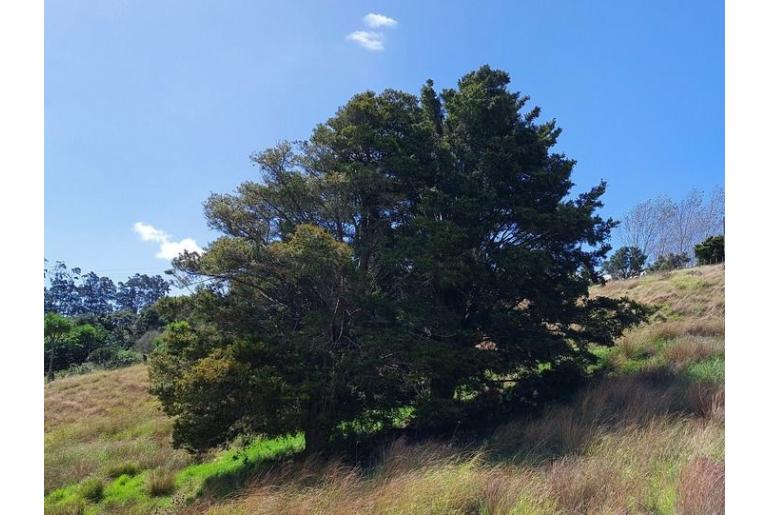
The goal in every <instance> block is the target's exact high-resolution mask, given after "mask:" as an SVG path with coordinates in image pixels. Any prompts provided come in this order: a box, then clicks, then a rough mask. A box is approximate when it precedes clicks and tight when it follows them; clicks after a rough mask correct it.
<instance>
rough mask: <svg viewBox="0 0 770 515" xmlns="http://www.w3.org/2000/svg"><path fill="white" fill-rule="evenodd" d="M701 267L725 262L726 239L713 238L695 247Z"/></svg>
mask: <svg viewBox="0 0 770 515" xmlns="http://www.w3.org/2000/svg"><path fill="white" fill-rule="evenodd" d="M695 256H696V257H697V258H698V264H699V265H713V264H714V263H722V262H723V261H724V260H725V237H724V236H711V237H709V238H706V239H705V240H703V241H702V242H700V243H698V244H697V245H695Z"/></svg>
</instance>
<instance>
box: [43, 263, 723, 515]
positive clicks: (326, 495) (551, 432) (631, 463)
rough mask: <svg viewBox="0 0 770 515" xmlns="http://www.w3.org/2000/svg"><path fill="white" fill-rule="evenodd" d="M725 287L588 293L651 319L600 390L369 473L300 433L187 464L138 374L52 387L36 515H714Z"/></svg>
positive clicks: (392, 450)
mask: <svg viewBox="0 0 770 515" xmlns="http://www.w3.org/2000/svg"><path fill="white" fill-rule="evenodd" d="M723 285H724V277H723V270H722V269H721V267H719V266H715V267H701V268H697V269H692V270H686V271H677V272H673V273H668V274H655V275H652V276H646V277H643V278H640V279H635V280H631V281H615V282H614V283H611V284H608V285H607V286H605V287H604V288H597V289H595V290H594V291H593V293H594V294H601V295H613V296H622V295H627V296H630V297H631V298H634V299H636V300H640V301H642V302H647V303H653V304H656V305H657V306H658V307H659V309H658V313H657V314H656V316H655V317H654V318H653V323H651V324H648V325H645V326H643V327H639V328H637V329H635V330H633V331H631V332H629V333H628V334H627V335H625V336H624V337H623V338H622V339H620V340H619V341H618V342H617V345H616V346H615V347H613V348H596V349H594V353H595V355H596V356H597V358H598V363H597V365H596V366H595V370H596V371H599V372H601V374H603V378H601V379H598V380H596V381H594V382H593V383H592V384H591V385H590V386H589V387H588V388H587V389H585V390H584V391H583V392H581V393H579V394H578V395H577V396H576V397H575V398H574V400H573V401H572V402H570V403H569V404H561V405H559V404H556V405H552V406H549V407H547V408H546V410H545V411H544V412H543V413H542V414H540V415H538V416H535V417H530V418H522V419H515V420H512V421H511V422H510V423H508V424H504V425H502V426H500V427H498V428H497V430H496V431H495V432H494V434H492V436H490V437H488V438H487V439H486V440H485V441H479V442H476V443H474V444H466V446H464V447H462V448H457V447H456V446H455V445H456V444H455V445H450V444H447V443H441V442H422V443H412V444H410V443H407V442H406V441H404V440H399V441H397V442H395V443H394V444H393V445H391V446H390V447H389V448H388V449H387V450H386V451H384V453H383V454H382V457H381V458H380V459H379V460H378V461H377V463H376V464H375V465H374V466H371V467H367V468H358V467H355V466H352V465H350V464H345V463H342V462H341V461H338V460H334V459H325V460H322V459H319V458H317V457H316V458H314V457H303V456H300V455H299V454H298V452H299V451H300V450H302V447H303V438H302V436H301V435H292V436H285V437H282V438H276V439H267V438H256V439H254V440H252V441H250V442H241V443H239V444H237V445H234V446H233V447H231V448H230V449H226V450H222V451H219V452H218V453H210V454H208V455H204V456H201V457H200V458H197V459H196V458H194V457H193V456H192V455H190V454H187V453H186V452H184V451H181V450H175V449H173V447H172V446H171V421H170V420H168V418H166V417H165V416H164V415H163V414H162V413H161V412H160V410H159V407H158V404H157V401H155V400H154V399H153V398H152V397H151V396H150V395H149V394H148V392H147V376H146V369H145V368H144V367H143V366H136V367H130V368H127V369H123V370H116V371H110V372H95V373H92V374H88V375H85V376H78V377H72V378H65V379H62V380H60V381H59V380H57V381H55V382H54V383H53V384H51V385H47V387H46V441H45V445H46V488H47V491H48V494H47V496H46V502H45V504H46V512H47V513H154V512H172V513H173V512H179V511H185V512H189V513H204V512H210V513H221V514H230V513H236V514H237V513H243V514H251V513H265V514H267V513H270V514H273V513H286V514H289V513H291V514H297V513H308V514H310V513H393V514H401V513H410V514H411V513H414V514H423V513H424V514H428V513H477V514H490V515H492V514H495V515H496V514H540V513H661V514H673V513H720V512H721V511H722V510H723V498H724V418H723V417H724V386H723V384H724V300H723V287H724V286H723ZM409 415H410V411H409V410H408V409H404V410H401V411H400V412H399V413H398V414H396V415H395V416H394V420H395V421H396V422H397V423H403V422H404V421H406V420H408V418H409ZM376 424H377V423H375V425H376ZM370 426H371V424H370V423H369V422H365V421H360V422H359V421H356V422H355V423H352V424H350V427H349V428H348V429H350V430H356V431H361V430H367V428H369V429H370ZM372 427H375V426H372ZM377 427H379V426H376V427H375V429H376V428H377ZM290 456H291V458H289V457H290ZM99 485H100V486H99Z"/></svg>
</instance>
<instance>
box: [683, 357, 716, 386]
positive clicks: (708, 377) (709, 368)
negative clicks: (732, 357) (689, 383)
mask: <svg viewBox="0 0 770 515" xmlns="http://www.w3.org/2000/svg"><path fill="white" fill-rule="evenodd" d="M687 375H688V377H690V378H691V379H693V380H695V381H708V382H712V383H720V382H724V380H725V357H724V356H714V357H713V358H709V359H707V360H704V361H699V362H698V363H693V364H692V365H690V366H689V367H687Z"/></svg>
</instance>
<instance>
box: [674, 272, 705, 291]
mask: <svg viewBox="0 0 770 515" xmlns="http://www.w3.org/2000/svg"><path fill="white" fill-rule="evenodd" d="M671 283H672V284H673V285H674V286H675V287H676V288H677V289H679V290H685V291H687V290H689V291H693V290H700V289H705V288H708V287H709V286H711V283H710V282H708V281H705V280H703V279H701V278H700V277H697V276H694V275H689V274H681V275H676V276H674V277H672V278H671Z"/></svg>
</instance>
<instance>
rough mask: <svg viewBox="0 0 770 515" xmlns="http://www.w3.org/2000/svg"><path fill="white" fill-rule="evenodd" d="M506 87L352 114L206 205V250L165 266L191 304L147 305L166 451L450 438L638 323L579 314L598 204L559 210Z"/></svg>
mask: <svg viewBox="0 0 770 515" xmlns="http://www.w3.org/2000/svg"><path fill="white" fill-rule="evenodd" d="M508 82H509V78H508V75H507V74H506V73H504V72H501V71H496V70H492V69H490V68H489V67H486V66H485V67H482V68H480V69H479V70H477V71H475V72H473V73H470V74H468V75H466V76H464V77H463V78H462V79H461V80H460V81H459V82H458V87H457V89H448V90H444V91H443V92H442V93H441V94H440V95H438V94H436V92H435V91H434V90H433V88H432V85H431V83H427V84H426V85H425V86H424V87H423V89H422V92H421V96H420V99H418V98H417V97H415V96H413V95H409V94H407V93H403V92H399V91H394V90H385V91H384V92H383V93H382V94H380V95H376V94H374V93H372V92H366V93H362V94H359V95H355V96H354V97H353V98H352V99H351V100H350V101H349V102H348V103H347V104H346V105H345V106H343V107H342V108H340V110H339V111H338V112H337V113H336V115H335V116H334V117H332V118H331V119H329V120H328V121H327V122H326V123H324V124H321V125H319V126H318V127H316V129H315V130H314V131H313V134H312V135H311V137H310V138H309V139H308V141H306V142H300V143H297V144H293V145H290V144H280V145H278V146H277V147H276V148H273V149H269V150H267V151H264V152H262V153H259V154H256V155H254V156H253V160H254V162H255V164H257V165H258V166H259V167H260V169H261V171H262V175H263V177H264V179H263V182H262V183H254V182H246V183H244V184H242V185H241V186H240V187H239V188H238V190H237V192H236V193H235V194H232V195H213V196H212V197H211V198H210V199H209V200H208V201H207V203H206V205H205V213H206V217H207V219H208V222H209V225H210V226H211V227H212V228H214V229H217V230H219V231H221V232H222V233H223V236H222V237H220V238H219V239H217V240H216V241H214V242H213V243H212V244H211V245H210V246H209V247H208V248H207V249H206V251H205V252H204V253H203V255H198V254H197V253H193V254H189V253H187V254H184V255H183V256H181V257H180V258H178V259H177V260H175V262H174V266H175V268H176V270H177V272H178V273H179V274H182V275H186V276H187V277H188V278H189V280H190V282H198V283H199V286H198V290H197V292H196V293H195V294H194V295H193V296H191V297H190V298H189V299H187V300H175V301H174V302H164V303H163V304H162V306H161V311H162V312H163V313H164V314H165V315H167V316H168V317H169V318H174V317H178V318H177V321H175V322H174V323H173V324H171V325H170V326H169V328H168V329H167V330H166V331H165V333H164V335H163V336H162V338H161V344H160V345H159V347H158V348H157V350H156V352H155V353H153V356H152V359H151V379H152V385H153V386H152V388H153V391H154V392H155V393H156V394H157V395H158V396H159V398H160V399H161V401H162V404H163V406H164V409H165V410H166V412H167V413H169V414H171V415H173V416H174V417H175V426H174V439H175V443H176V444H177V445H182V446H185V447H189V448H192V449H204V448H207V447H210V446H212V445H216V444H218V443H221V442H224V441H226V440H228V439H229V438H232V437H233V436H235V435H237V434H240V433H250V432H252V433H253V432H266V433H268V434H276V433H285V432H293V431H303V432H304V433H305V439H306V446H307V449H308V450H309V451H311V452H314V451H320V450H323V449H324V448H325V447H326V446H327V444H328V442H329V440H330V439H332V438H334V437H335V436H340V432H341V431H342V429H341V428H343V427H345V424H344V423H345V422H352V421H361V420H364V419H366V420H372V419H377V420H378V421H380V422H382V423H387V421H388V420H389V419H390V418H391V417H389V414H390V413H391V412H392V410H394V409H397V408H401V407H404V406H412V407H414V408H416V410H415V415H414V417H415V420H414V423H415V424H416V425H422V426H423V427H430V428H432V430H437V431H438V430H446V429H450V430H451V427H456V424H457V422H458V421H465V422H470V421H471V420H472V418H471V417H470V416H468V413H470V411H469V409H470V408H471V407H472V406H476V405H477V403H478V402H480V400H481V399H482V397H484V396H483V395H482V394H483V393H484V392H488V391H489V390H490V389H500V388H501V383H500V378H505V377H517V378H523V377H527V376H536V375H538V374H540V373H541V372H542V370H544V369H547V368H549V367H550V366H554V367H557V368H569V367H573V368H574V369H575V370H578V371H584V370H585V367H586V365H587V364H589V363H590V362H591V361H592V359H593V355H592V354H591V353H590V352H589V351H588V345H589V344H590V343H598V344H604V345H610V344H611V343H612V341H613V339H614V338H615V337H617V336H618V335H619V334H620V332H621V331H622V330H623V328H624V327H626V326H628V325H630V324H632V323H635V322H638V321H639V320H641V319H642V318H643V310H641V309H639V307H638V306H636V305H633V304H632V303H630V302H628V301H615V300H611V299H603V298H598V299H588V286H589V284H590V283H591V280H592V279H595V278H596V271H595V269H596V267H597V266H598V264H599V262H600V261H601V259H602V258H603V257H604V256H605V255H606V253H607V251H608V250H609V246H608V245H607V244H606V240H607V238H608V236H609V233H610V230H611V229H612V227H613V226H614V225H615V224H614V222H612V221H611V220H604V219H602V218H601V217H599V216H598V215H597V214H596V210H597V209H598V208H600V207H601V206H602V204H601V202H600V197H601V196H602V194H603V193H604V190H605V185H604V184H600V185H598V186H597V187H595V188H593V189H592V190H590V191H589V192H587V193H584V194H580V195H577V196H576V197H575V198H574V199H573V200H568V199H567V198H566V197H567V195H568V194H569V191H570V188H571V187H572V182H571V181H570V176H571V172H572V169H573V167H574V164H575V163H574V161H572V160H570V159H567V158H566V157H565V156H563V155H561V154H557V153H553V152H552V151H551V149H552V147H553V146H554V145H555V144H556V140H557V137H558V135H559V132H560V131H559V129H558V128H557V127H556V124H555V122H553V121H549V122H545V123H536V120H537V118H538V115H539V109H537V108H535V109H533V110H531V111H529V112H524V111H523V107H524V105H525V103H526V101H527V99H526V97H522V96H521V95H519V94H518V93H512V92H510V91H508V89H507V85H508ZM167 308H168V311H163V310H165V309H167ZM172 314H173V316H172ZM180 318H181V319H180ZM564 388H567V386H564ZM460 392H462V395H460ZM500 397H501V398H502V397H504V396H500ZM498 407H499V406H498ZM486 412H495V407H494V406H487V408H486Z"/></svg>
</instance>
